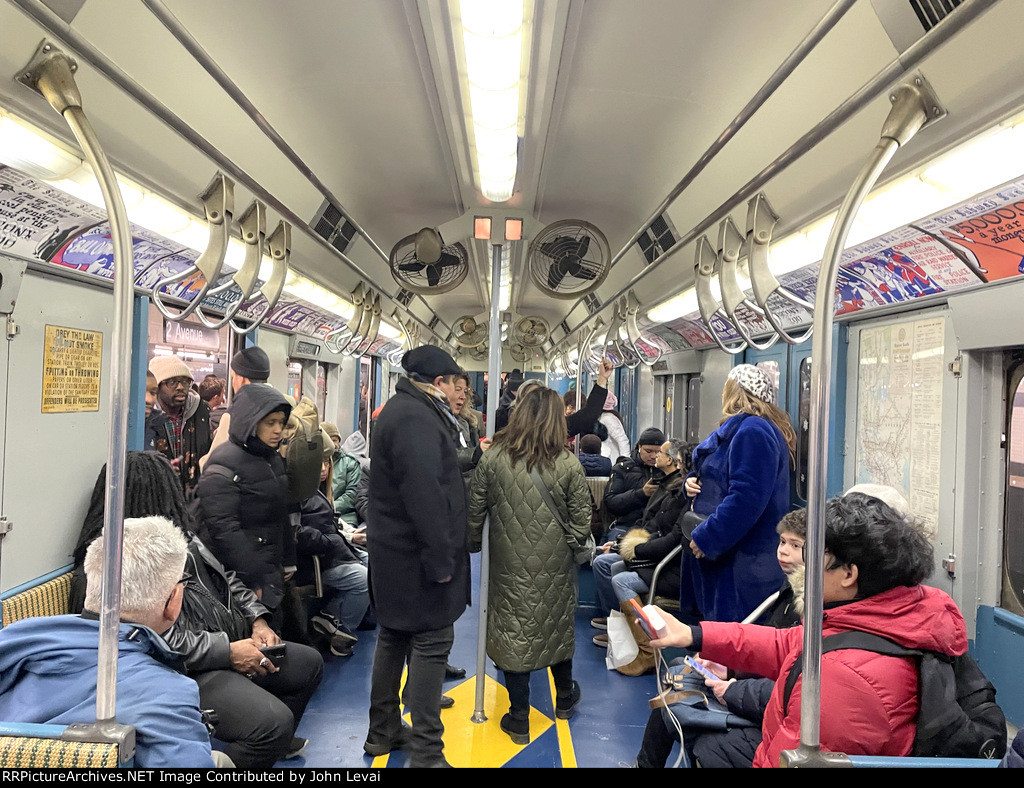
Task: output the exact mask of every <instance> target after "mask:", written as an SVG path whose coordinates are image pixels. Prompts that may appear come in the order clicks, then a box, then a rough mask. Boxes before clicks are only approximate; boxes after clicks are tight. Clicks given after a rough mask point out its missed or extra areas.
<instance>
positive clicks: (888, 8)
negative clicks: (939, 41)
mask: <svg viewBox="0 0 1024 788" xmlns="http://www.w3.org/2000/svg"><path fill="white" fill-rule="evenodd" d="M962 2H963V0H871V6H872V8H873V9H874V11H875V15H876V16H877V17H878V21H879V22H881V23H882V28H883V29H884V30H885V34H886V35H887V36H889V40H890V41H892V44H893V46H894V47H896V49H897V50H898V51H899V52H904V51H906V49H907V48H908V47H909V46H910V45H911V44H913V43H914V42H915V41H917V40H918V39H919V38H920V37H921V36H922V35H924V34H925V33H926V32H928V31H929V30H931V29H932V28H933V27H935V26H936V25H937V24H938V23H939V22H941V21H942V20H943V19H945V18H946V17H947V16H949V15H950V14H951V13H952V12H953V11H954V10H955V9H956V7H957V6H958V5H960V4H961V3H962Z"/></svg>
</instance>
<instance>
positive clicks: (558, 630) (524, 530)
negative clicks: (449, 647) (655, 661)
mask: <svg viewBox="0 0 1024 788" xmlns="http://www.w3.org/2000/svg"><path fill="white" fill-rule="evenodd" d="M565 440H566V428H565V413H564V405H563V403H562V399H561V397H559V396H558V394H557V393H555V392H554V391H552V390H551V389H548V388H544V387H538V388H536V389H533V390H531V391H529V392H528V393H525V394H523V395H522V396H521V397H520V398H519V400H518V404H517V405H516V407H515V408H514V409H513V411H512V417H511V419H510V420H509V423H508V427H506V428H505V429H504V430H502V431H501V432H499V433H498V434H497V435H495V436H494V444H493V446H492V448H491V449H490V450H488V451H487V452H485V453H484V455H483V457H481V459H480V463H479V464H478V465H477V468H476V471H475V472H474V474H473V485H472V487H471V489H470V497H469V528H470V545H471V549H473V550H479V549H480V546H481V544H482V542H483V528H484V518H485V517H486V516H488V515H489V516H490V528H491V531H490V534H491V540H490V568H491V581H490V595H489V598H488V604H489V609H490V613H489V615H488V616H487V654H488V656H490V658H491V659H493V660H494V664H495V665H496V666H497V667H498V668H499V669H500V670H502V671H503V672H504V674H505V688H506V689H507V690H508V696H509V704H510V706H511V708H510V709H509V713H508V714H506V715H505V716H504V717H502V719H501V729H502V730H503V731H505V733H507V734H508V735H509V737H511V739H512V741H513V742H515V743H516V744H528V743H529V741H530V672H531V671H534V670H541V669H544V668H548V667H550V668H551V675H552V676H554V680H555V693H556V701H555V716H556V717H557V718H558V719H568V718H569V717H571V716H572V714H573V712H574V711H575V709H576V706H577V704H578V703H579V701H580V687H579V683H577V682H575V681H573V678H572V656H573V654H574V653H575V651H576V638H575V623H574V622H575V614H576V582H577V578H576V573H577V569H576V563H575V561H574V558H573V547H574V546H575V545H576V543H578V544H580V545H582V544H583V543H584V542H585V541H586V538H587V536H588V534H589V533H590V489H589V488H588V487H587V481H586V478H585V477H584V475H583V467H582V466H581V465H580V464H579V462H577V461H576V458H575V457H573V456H572V455H571V454H570V453H569V452H568V451H566V449H565ZM534 470H536V471H537V472H538V473H539V474H540V481H541V483H542V484H543V485H544V487H545V488H546V490H547V491H548V496H549V497H550V499H551V503H553V504H554V507H555V509H556V511H557V512H558V516H557V517H556V515H555V513H554V512H552V511H551V510H550V509H549V508H548V505H547V504H546V502H545V498H544V496H543V494H542V493H541V491H540V489H538V488H537V486H536V483H535V481H534V480H533V479H532V477H531V471H534ZM559 519H561V520H562V521H563V522H564V523H565V526H564V527H563V525H562V524H561V523H560V522H559ZM567 529H568V530H567ZM570 532H571V533H570ZM570 541H571V542H572V545H570Z"/></svg>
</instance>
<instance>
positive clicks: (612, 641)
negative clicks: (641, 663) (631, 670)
mask: <svg viewBox="0 0 1024 788" xmlns="http://www.w3.org/2000/svg"><path fill="white" fill-rule="evenodd" d="M639 653H640V649H639V648H638V647H637V645H636V640H635V639H634V638H633V633H632V631H630V628H629V622H628V621H626V617H625V616H624V615H623V614H622V613H621V611H618V610H612V611H610V612H609V613H608V656H607V657H605V660H604V663H605V665H607V666H608V670H615V669H616V668H619V667H622V666H623V665H628V664H629V663H630V662H632V661H633V660H634V659H636V657H637V654H639Z"/></svg>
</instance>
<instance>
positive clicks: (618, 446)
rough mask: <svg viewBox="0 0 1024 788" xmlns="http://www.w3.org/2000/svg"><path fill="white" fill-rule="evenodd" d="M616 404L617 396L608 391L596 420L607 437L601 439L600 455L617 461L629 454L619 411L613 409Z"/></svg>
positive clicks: (617, 401)
mask: <svg viewBox="0 0 1024 788" xmlns="http://www.w3.org/2000/svg"><path fill="white" fill-rule="evenodd" d="M618 406H619V398H618V397H616V396H615V395H614V394H612V393H611V392H610V391H609V392H608V396H607V397H605V400H604V412H603V413H602V414H601V416H600V418H598V420H597V421H598V423H599V424H601V425H603V426H604V429H605V432H606V433H607V437H605V438H602V439H601V456H602V457H607V458H608V459H609V460H611V461H612V462H617V461H618V460H619V458H620V457H628V456H629V438H627V437H626V431H625V430H624V429H623V428H622V419H621V418H619V412H618V411H617V410H615V409H616V408H617V407H618Z"/></svg>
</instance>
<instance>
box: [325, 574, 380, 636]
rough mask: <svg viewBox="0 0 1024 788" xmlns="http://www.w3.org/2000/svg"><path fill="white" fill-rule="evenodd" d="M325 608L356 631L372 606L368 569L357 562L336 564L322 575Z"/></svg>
mask: <svg viewBox="0 0 1024 788" xmlns="http://www.w3.org/2000/svg"><path fill="white" fill-rule="evenodd" d="M321 580H322V582H323V585H324V597H325V598H326V599H327V602H326V604H325V605H324V606H325V608H326V609H327V611H328V612H329V613H331V614H332V615H334V616H336V617H337V618H338V619H339V620H340V621H341V623H342V624H344V625H345V626H346V627H348V628H349V629H350V630H353V631H354V630H355V628H356V627H358V626H359V622H361V621H362V620H363V616H365V615H366V609H367V608H368V607H369V606H370V591H369V588H368V587H367V584H366V567H365V566H363V565H362V564H360V563H357V562H355V561H350V562H348V563H344V564H335V565H334V566H332V567H331V568H330V569H327V570H325V571H324V572H323V574H322V575H321Z"/></svg>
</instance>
